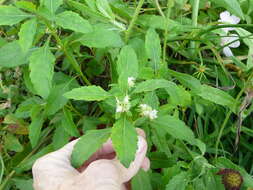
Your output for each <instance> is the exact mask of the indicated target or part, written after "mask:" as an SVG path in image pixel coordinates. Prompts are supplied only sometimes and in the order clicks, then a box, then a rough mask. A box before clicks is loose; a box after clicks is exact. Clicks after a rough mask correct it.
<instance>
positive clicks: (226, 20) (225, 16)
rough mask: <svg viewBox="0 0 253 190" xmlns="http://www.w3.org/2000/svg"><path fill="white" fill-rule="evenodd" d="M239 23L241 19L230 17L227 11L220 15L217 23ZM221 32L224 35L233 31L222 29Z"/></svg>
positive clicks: (230, 28)
mask: <svg viewBox="0 0 253 190" xmlns="http://www.w3.org/2000/svg"><path fill="white" fill-rule="evenodd" d="M240 21H241V19H240V18H239V17H237V16H235V15H231V14H230V12H228V11H224V12H222V13H221V14H220V20H219V22H222V23H224V24H238V23H239V22H240ZM222 30H223V31H225V32H226V33H227V32H228V31H232V30H235V29H234V28H232V27H229V28H222Z"/></svg>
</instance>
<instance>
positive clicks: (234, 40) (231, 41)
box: [219, 11, 240, 57]
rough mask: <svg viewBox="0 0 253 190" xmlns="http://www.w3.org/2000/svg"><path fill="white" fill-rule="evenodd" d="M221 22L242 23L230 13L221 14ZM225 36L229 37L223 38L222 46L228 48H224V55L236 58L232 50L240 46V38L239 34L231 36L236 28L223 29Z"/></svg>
mask: <svg viewBox="0 0 253 190" xmlns="http://www.w3.org/2000/svg"><path fill="white" fill-rule="evenodd" d="M219 22H222V23H226V24H238V23H239V22H240V18H238V17H237V16H235V15H231V14H230V13H229V12H228V11H225V12H222V13H221V14H220V20H219ZM222 30H223V31H224V33H225V35H228V37H222V38H221V45H222V46H225V45H227V46H226V47H224V48H223V53H224V54H225V55H226V56H227V57H231V56H234V54H233V52H232V51H231V49H230V48H237V47H239V46H240V41H239V36H238V35H237V34H231V33H230V32H231V31H234V30H235V28H233V27H229V28H222Z"/></svg>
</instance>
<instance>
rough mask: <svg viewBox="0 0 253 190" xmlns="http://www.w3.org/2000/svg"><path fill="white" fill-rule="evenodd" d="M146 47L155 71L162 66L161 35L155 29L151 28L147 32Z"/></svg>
mask: <svg viewBox="0 0 253 190" xmlns="http://www.w3.org/2000/svg"><path fill="white" fill-rule="evenodd" d="M145 48H146V53H147V56H148V58H149V59H150V60H151V66H152V68H153V69H154V71H155V73H156V72H157V71H158V70H159V68H160V67H161V65H160V62H161V61H160V59H161V51H162V50H161V44H160V38H159V35H158V34H157V33H156V31H155V29H153V28H150V29H149V30H148V31H147V34H146V40H145Z"/></svg>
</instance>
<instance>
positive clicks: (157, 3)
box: [154, 0, 165, 18]
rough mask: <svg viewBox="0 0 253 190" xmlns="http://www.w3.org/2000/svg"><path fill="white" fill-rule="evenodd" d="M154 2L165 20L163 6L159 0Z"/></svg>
mask: <svg viewBox="0 0 253 190" xmlns="http://www.w3.org/2000/svg"><path fill="white" fill-rule="evenodd" d="M154 1H155V5H156V8H157V10H158V12H159V13H160V15H161V16H162V17H163V18H165V15H164V13H163V11H162V9H161V6H160V4H159V2H158V0H154Z"/></svg>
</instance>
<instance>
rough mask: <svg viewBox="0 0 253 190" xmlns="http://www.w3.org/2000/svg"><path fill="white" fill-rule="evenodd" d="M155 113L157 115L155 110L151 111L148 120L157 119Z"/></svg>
mask: <svg viewBox="0 0 253 190" xmlns="http://www.w3.org/2000/svg"><path fill="white" fill-rule="evenodd" d="M157 113H158V111H157V110H152V111H151V112H150V113H149V118H150V119H151V120H153V119H156V118H157Z"/></svg>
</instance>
